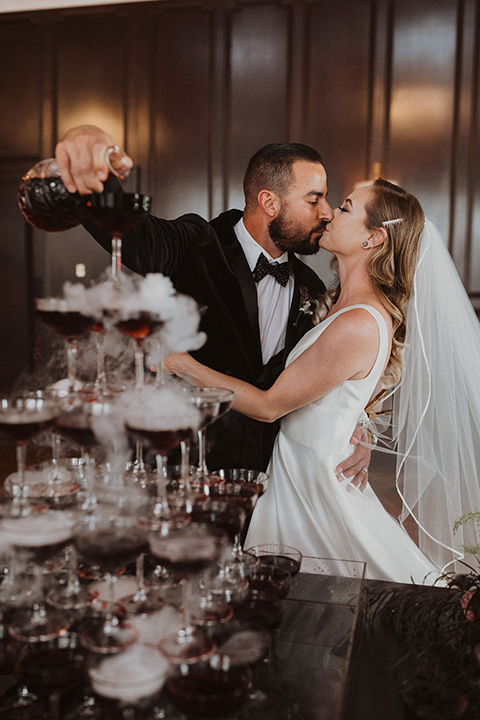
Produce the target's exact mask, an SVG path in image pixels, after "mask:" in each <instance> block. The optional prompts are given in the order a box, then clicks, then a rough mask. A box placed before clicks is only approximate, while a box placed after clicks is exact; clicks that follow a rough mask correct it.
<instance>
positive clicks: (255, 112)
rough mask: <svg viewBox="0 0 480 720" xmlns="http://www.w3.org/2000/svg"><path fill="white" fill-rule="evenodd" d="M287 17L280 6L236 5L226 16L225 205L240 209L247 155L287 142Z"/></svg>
mask: <svg viewBox="0 0 480 720" xmlns="http://www.w3.org/2000/svg"><path fill="white" fill-rule="evenodd" d="M290 19H291V10H290V8H289V7H286V6H284V5H283V4H282V3H259V4H252V5H247V4H245V5H244V6H242V7H240V5H239V7H238V8H235V9H234V10H233V11H232V12H231V14H230V18H229V27H230V53H229V57H230V61H229V62H230V65H229V75H228V84H227V94H226V98H225V102H226V107H227V118H226V126H225V135H226V140H225V141H226V148H227V150H226V166H225V179H226V193H225V204H226V206H228V207H240V208H242V207H243V203H244V197H243V190H242V184H243V175H244V172H245V168H246V166H247V162H248V160H249V159H250V157H251V156H252V155H253V153H254V152H256V151H257V150H258V149H259V148H260V147H262V146H263V145H266V144H268V143H272V142H284V141H286V140H287V136H288V117H289V113H288V86H289V71H290V52H291V44H290V42H289V40H290V37H289V24H290Z"/></svg>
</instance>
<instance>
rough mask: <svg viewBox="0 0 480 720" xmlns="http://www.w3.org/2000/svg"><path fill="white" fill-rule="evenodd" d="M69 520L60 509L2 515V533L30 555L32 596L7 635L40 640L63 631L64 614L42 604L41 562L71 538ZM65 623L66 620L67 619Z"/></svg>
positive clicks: (11, 542) (71, 523)
mask: <svg viewBox="0 0 480 720" xmlns="http://www.w3.org/2000/svg"><path fill="white" fill-rule="evenodd" d="M72 529H73V520H72V517H71V515H70V514H68V513H65V512H62V511H52V510H51V511H48V512H44V513H33V514H32V515H29V516H27V517H20V518H3V520H2V536H3V538H4V539H5V540H6V542H8V543H10V544H11V545H12V547H14V548H15V549H16V551H17V552H18V553H20V554H21V555H23V556H28V557H29V558H30V557H31V558H33V561H34V562H33V568H34V573H35V580H36V595H37V597H36V599H35V602H34V605H33V612H32V613H31V615H30V616H29V617H28V618H27V620H26V621H21V622H19V623H16V622H13V623H12V624H11V625H10V626H9V633H10V635H11V636H12V637H13V638H14V639H15V640H17V641H19V642H39V641H40V642H41V641H46V640H51V639H53V638H56V637H57V636H58V635H59V634H61V633H62V632H64V631H65V627H66V622H67V621H66V618H65V617H63V616H60V615H56V614H54V613H48V612H47V609H46V606H45V598H44V587H43V575H42V569H41V563H43V562H46V561H47V560H49V559H51V558H52V557H54V556H55V555H56V554H57V553H58V552H59V551H60V550H61V549H62V548H65V547H66V546H67V545H68V543H69V542H70V540H71V537H72ZM67 625H68V622H67Z"/></svg>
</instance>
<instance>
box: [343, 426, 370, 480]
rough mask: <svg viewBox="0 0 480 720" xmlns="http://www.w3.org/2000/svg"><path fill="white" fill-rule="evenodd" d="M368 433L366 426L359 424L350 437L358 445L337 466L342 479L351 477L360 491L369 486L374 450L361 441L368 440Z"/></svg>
mask: <svg viewBox="0 0 480 720" xmlns="http://www.w3.org/2000/svg"><path fill="white" fill-rule="evenodd" d="M368 435H369V433H368V431H365V429H364V428H362V427H361V426H360V425H357V427H356V428H355V432H354V433H353V435H352V437H351V439H350V442H351V443H352V444H353V445H356V446H357V447H356V448H355V450H354V451H353V453H352V454H351V455H350V457H349V458H347V459H346V460H345V461H344V462H342V463H340V465H338V467H336V468H335V472H336V473H337V475H339V476H340V478H339V479H340V480H343V478H350V482H351V484H352V485H354V486H355V487H357V488H358V489H359V490H360V492H363V491H364V490H365V488H366V487H367V482H368V467H369V465H370V459H371V455H372V451H371V449H370V448H369V447H365V445H360V444H359V443H360V441H361V440H362V441H364V442H365V441H367V442H368V441H369V438H368ZM342 476H343V477H342Z"/></svg>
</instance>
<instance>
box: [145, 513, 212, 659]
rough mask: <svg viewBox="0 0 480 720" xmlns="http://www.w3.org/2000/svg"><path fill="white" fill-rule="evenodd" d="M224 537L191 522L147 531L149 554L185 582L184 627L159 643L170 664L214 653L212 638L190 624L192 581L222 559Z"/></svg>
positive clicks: (162, 525) (207, 526)
mask: <svg viewBox="0 0 480 720" xmlns="http://www.w3.org/2000/svg"><path fill="white" fill-rule="evenodd" d="M225 545H226V536H225V534H224V533H222V532H221V531H219V530H217V529H216V528H213V527H211V526H210V525H204V524H201V523H191V524H190V525H185V526H183V527H173V526H172V525H171V524H166V523H164V524H160V526H159V528H158V529H157V530H155V531H152V532H150V535H149V546H150V552H151V553H152V554H153V555H154V556H155V557H156V558H157V559H158V560H159V561H160V562H161V563H162V565H163V566H164V567H165V568H166V569H167V570H168V571H169V572H171V573H172V574H173V575H174V576H180V577H182V578H183V579H184V581H185V583H184V586H183V627H182V628H181V629H180V630H179V631H178V632H177V633H175V634H173V635H167V636H166V637H165V638H164V639H163V640H161V641H160V643H159V646H158V647H159V649H160V652H161V653H162V654H163V655H164V656H165V657H166V658H167V660H168V661H169V662H171V663H178V664H189V663H192V662H196V661H197V660H198V659H199V658H202V657H207V656H208V655H210V654H211V653H212V652H213V650H214V647H215V645H214V643H213V641H212V640H211V638H208V637H207V636H205V635H203V634H202V633H201V632H199V631H198V630H197V629H196V628H194V626H193V625H192V622H191V598H192V582H193V579H194V578H195V577H198V576H200V575H201V574H202V573H203V572H204V571H205V570H206V569H207V568H208V567H210V566H211V565H213V564H215V563H216V562H218V561H219V559H220V558H221V556H222V554H223V552H224V550H225Z"/></svg>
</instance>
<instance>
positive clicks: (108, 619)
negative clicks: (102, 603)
mask: <svg viewBox="0 0 480 720" xmlns="http://www.w3.org/2000/svg"><path fill="white" fill-rule="evenodd" d="M105 580H106V582H107V587H108V596H109V597H108V600H107V607H106V610H105V624H104V626H103V630H104V632H105V635H107V636H109V635H112V634H113V632H114V630H115V627H116V626H117V625H118V620H117V618H116V617H115V614H114V612H113V608H114V607H115V583H116V581H117V578H116V576H115V575H114V573H111V572H108V573H106V576H105Z"/></svg>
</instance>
